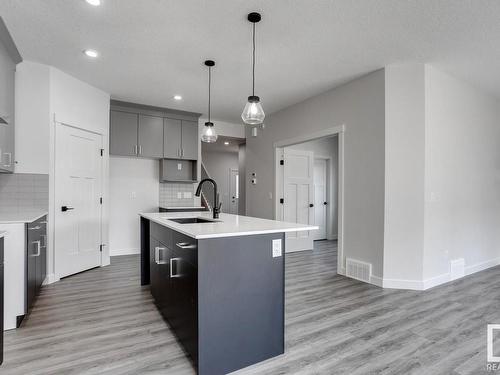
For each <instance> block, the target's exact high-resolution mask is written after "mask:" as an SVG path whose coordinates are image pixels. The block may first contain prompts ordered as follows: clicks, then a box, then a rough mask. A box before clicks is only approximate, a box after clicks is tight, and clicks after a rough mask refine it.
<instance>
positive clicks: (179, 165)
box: [177, 163, 182, 171]
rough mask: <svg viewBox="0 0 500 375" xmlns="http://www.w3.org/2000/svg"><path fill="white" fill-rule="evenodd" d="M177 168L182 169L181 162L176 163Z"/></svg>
mask: <svg viewBox="0 0 500 375" xmlns="http://www.w3.org/2000/svg"><path fill="white" fill-rule="evenodd" d="M177 170H178V171H182V164H181V163H177Z"/></svg>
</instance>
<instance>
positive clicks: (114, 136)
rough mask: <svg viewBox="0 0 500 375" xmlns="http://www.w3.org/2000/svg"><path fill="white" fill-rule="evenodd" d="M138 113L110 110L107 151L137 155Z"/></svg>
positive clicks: (121, 154) (112, 153) (115, 153)
mask: <svg viewBox="0 0 500 375" xmlns="http://www.w3.org/2000/svg"><path fill="white" fill-rule="evenodd" d="M138 122H139V115H138V114H136V113H128V112H120V111H111V114H110V136H109V153H110V154H111V155H120V156H137V154H138V145H137V126H138Z"/></svg>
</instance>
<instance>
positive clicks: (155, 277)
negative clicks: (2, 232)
mask: <svg viewBox="0 0 500 375" xmlns="http://www.w3.org/2000/svg"><path fill="white" fill-rule="evenodd" d="M158 246H159V242H158V240H156V239H154V238H153V237H150V238H149V280H150V282H149V285H150V288H151V294H152V295H153V298H154V300H155V302H156V304H157V305H158V303H159V301H160V294H159V292H160V275H159V266H158V263H156V248H157V247H158Z"/></svg>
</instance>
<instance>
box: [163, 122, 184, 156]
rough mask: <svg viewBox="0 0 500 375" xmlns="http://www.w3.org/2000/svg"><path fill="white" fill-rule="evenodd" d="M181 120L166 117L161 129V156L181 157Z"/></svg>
mask: <svg viewBox="0 0 500 375" xmlns="http://www.w3.org/2000/svg"><path fill="white" fill-rule="evenodd" d="M181 139H182V122H181V120H174V119H170V118H166V119H165V120H164V129H163V157H164V158H169V159H180V158H181Z"/></svg>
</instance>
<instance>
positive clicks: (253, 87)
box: [252, 22, 255, 96]
mask: <svg viewBox="0 0 500 375" xmlns="http://www.w3.org/2000/svg"><path fill="white" fill-rule="evenodd" d="M252 95H253V96H255V22H254V23H253V51H252Z"/></svg>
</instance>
